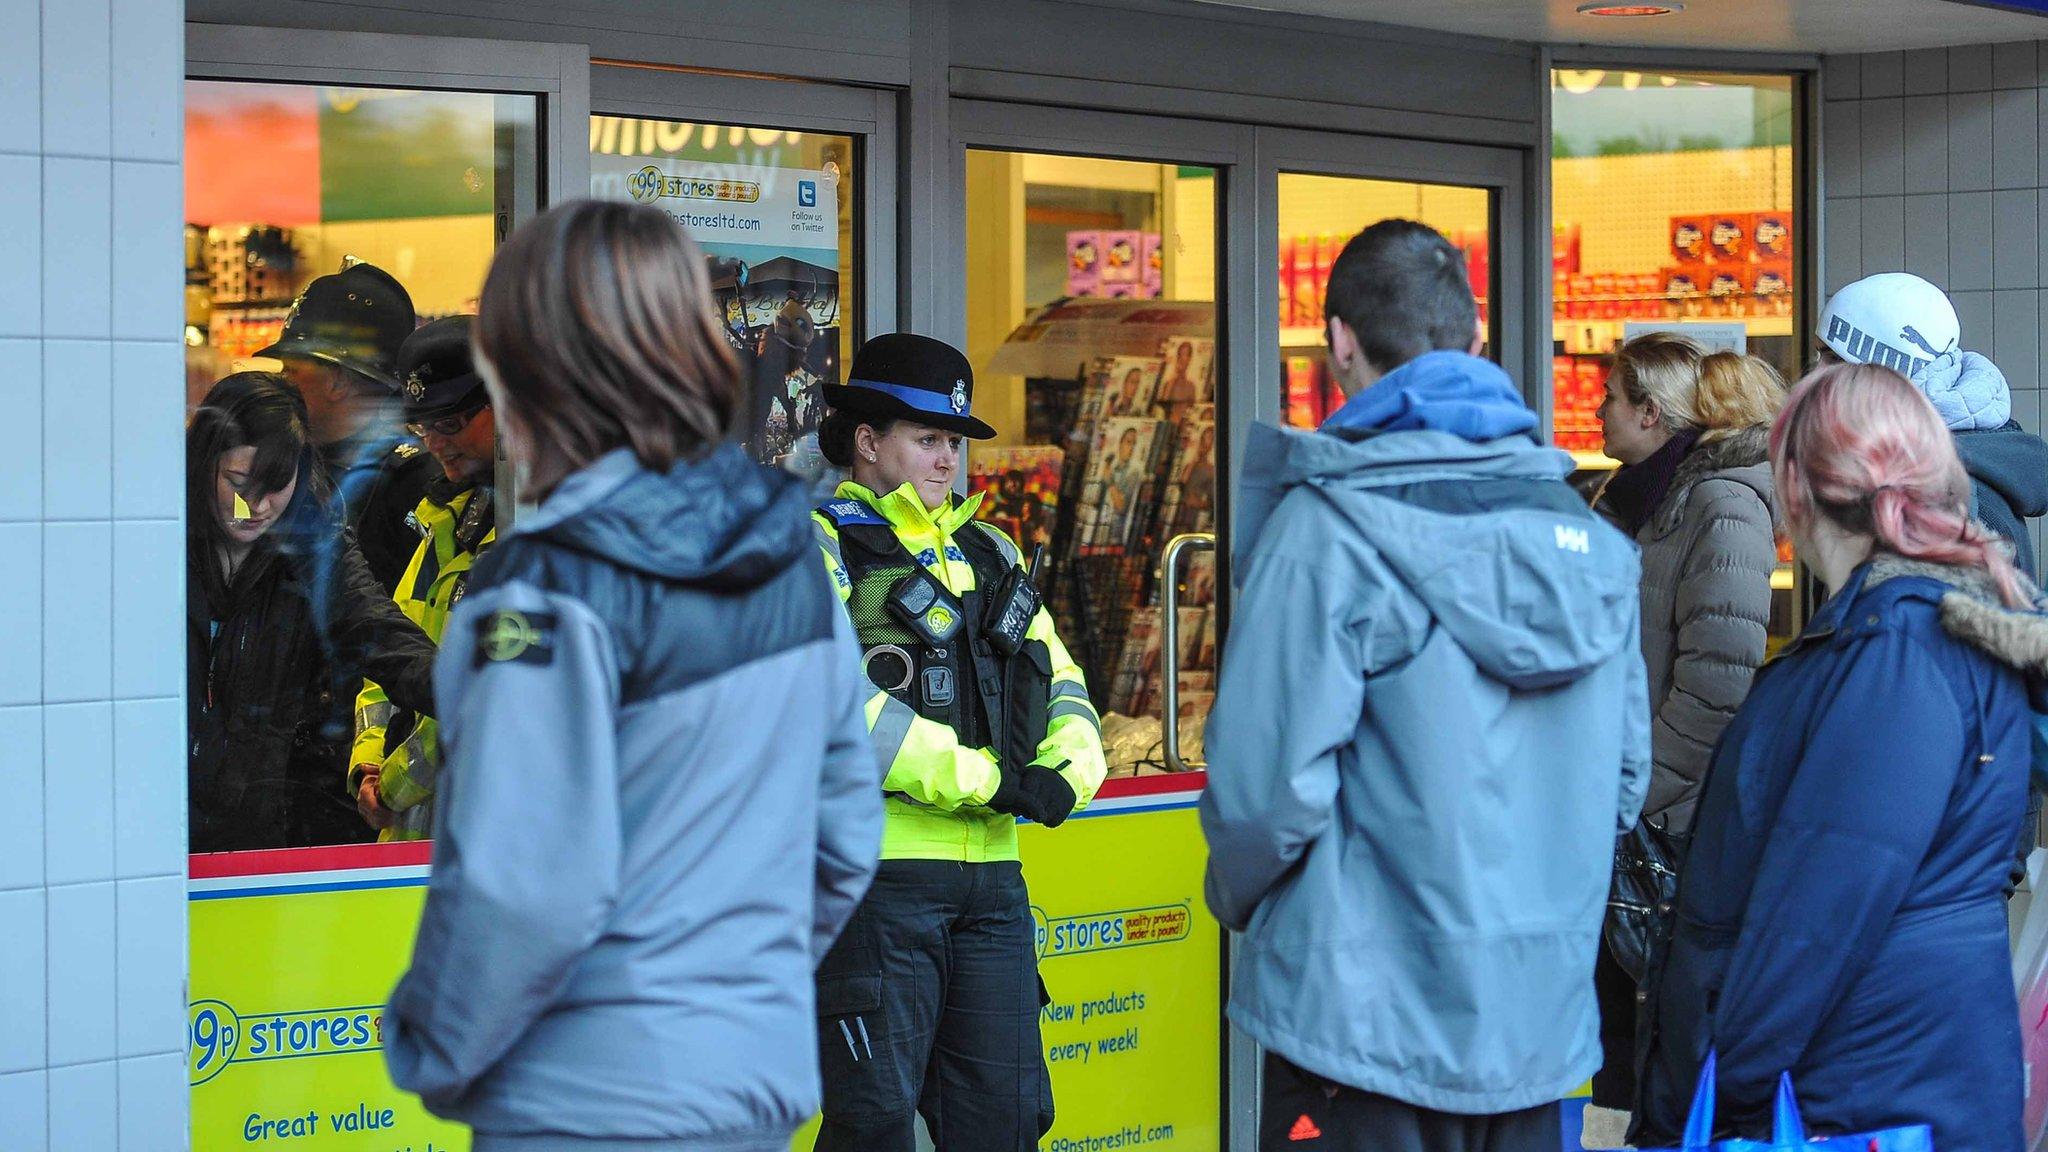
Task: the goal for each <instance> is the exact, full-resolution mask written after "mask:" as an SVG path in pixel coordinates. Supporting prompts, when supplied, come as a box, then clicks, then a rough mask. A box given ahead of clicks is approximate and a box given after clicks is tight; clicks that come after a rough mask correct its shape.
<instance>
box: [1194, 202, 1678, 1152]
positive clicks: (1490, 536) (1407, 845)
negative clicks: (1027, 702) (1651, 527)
mask: <svg viewBox="0 0 2048 1152" xmlns="http://www.w3.org/2000/svg"><path fill="white" fill-rule="evenodd" d="M1464 267H1465V265H1464V261H1463V260H1462V258H1461V257H1460V256H1459V254H1458V252H1457V250H1456V249H1455V248H1453V247H1452V246H1451V245H1450V244H1449V243H1448V242H1447V241H1446V240H1444V238H1443V237H1442V236H1440V235H1438V234H1437V233H1436V232H1434V231H1432V230H1430V229H1429V228H1427V227H1425V226H1423V225H1420V224H1416V223H1412V222H1409V221H1387V222H1384V223H1381V224H1376V225H1374V226H1373V227H1371V228H1368V229H1366V230H1365V231H1364V232H1363V233H1360V234H1359V235H1358V236H1357V237H1356V238H1355V239H1353V240H1352V241H1351V243H1350V244H1349V245H1347V246H1346V248H1345V249H1344V252H1343V254H1342V256H1340V257H1339V258H1338V260H1337V264H1336V267H1335V268H1334V269H1333V270H1332V273H1331V277H1330V285H1329V293H1328V304H1327V306H1326V308H1327V314H1328V322H1329V339H1330V365H1331V368H1332V371H1333V372H1334V373H1335V374H1336V376H1337V378H1338V379H1339V380H1340V381H1341V382H1342V384H1343V386H1344V390H1345V392H1346V394H1347V396H1348V397H1349V400H1348V401H1347V403H1346V404H1345V405H1344V406H1343V407H1342V408H1341V409H1339V410H1338V412H1337V413H1336V414H1335V415H1334V416H1332V417H1331V418H1330V420H1329V422H1328V423H1327V424H1325V425H1324V426H1323V428H1322V429H1321V430H1320V431H1317V432H1298V431H1291V430H1286V429H1279V428H1271V427H1263V426H1261V427H1258V428H1255V429H1254V430H1253V436H1252V440H1251V442H1250V443H1249V444H1248V445H1247V450H1246V452H1245V459H1246V460H1247V461H1248V463H1247V465H1246V468H1245V473H1244V477H1243V481H1242V499H1241V501H1240V513H1239V514H1240V516H1241V517H1242V519H1241V521H1240V523H1239V528H1238V531H1239V533H1240V534H1239V536H1238V538H1237V539H1238V545H1237V547H1238V551H1237V579H1238V581H1239V598H1238V601H1237V608H1236V611H1235V612H1234V616H1235V624H1234V625H1233V627H1232V630H1231V635H1230V642H1229V646H1228V647H1227V648H1226V649H1225V658H1224V662H1223V672H1222V681H1221V684H1220V686H1219V690H1218V692H1217V698H1216V707H1215V710H1214V712H1213V713H1212V715H1211V716H1210V719H1209V727H1208V734H1207V740H1208V743H1207V748H1208V750H1209V770H1210V776H1209V789H1208V792H1207V793H1206V795H1205V796H1204V797H1203V800H1202V826H1203V829H1204V831H1205V832H1206V833H1207V835H1208V840H1209V847H1210V861H1209V871H1208V885H1207V887H1208V900H1209V906H1210V908H1211V909H1213V910H1214V911H1215V913H1216V916H1217V918H1218V919H1220V920H1221V921H1222V922H1223V923H1224V924H1225V925H1227V926H1228V927H1230V928H1231V929H1233V930H1234V931H1238V932H1242V933H1244V939H1243V941H1242V945H1243V947H1242V951H1241V952H1240V954H1239V959H1238V962H1237V965H1236V970H1235V974H1234V985H1233V987H1232V990H1231V1003H1230V1017H1231V1020H1232V1021H1233V1022H1234V1023H1235V1024H1236V1025H1237V1026H1238V1027H1239V1028H1240V1029H1242V1030H1243V1031H1244V1032H1245V1033H1246V1034H1247V1035H1249V1036H1250V1037H1251V1038H1252V1039H1254V1040H1256V1041H1257V1042H1258V1043H1259V1044H1260V1045H1261V1046H1262V1047H1263V1048H1265V1050H1266V1051H1267V1053H1268V1055H1267V1062H1266V1070H1265V1093H1264V1107H1263V1114H1262V1119H1261V1133H1260V1145H1261V1147H1263V1148H1267V1149H1361V1150H1362V1149H1367V1148H1371V1149H1374V1150H1375V1152H1384V1150H1387V1149H1417V1150H1422V1149H1427V1150H1429V1152H1453V1150H1464V1149H1471V1150H1474V1152H1478V1150H1487V1152H1520V1150H1522V1149H1530V1150H1534V1149H1537V1148H1542V1149H1545V1150H1546V1152H1548V1150H1549V1149H1554V1148H1555V1147H1556V1146H1557V1132H1558V1129H1557V1110H1556V1108H1555V1106H1554V1105H1555V1102H1556V1101H1557V1100H1559V1099H1560V1098H1562V1097H1563V1096H1565V1095H1566V1094H1567V1093H1569V1092H1571V1091H1572V1090H1573V1089H1574V1088H1576V1087H1578V1086H1579V1085H1581V1084H1583V1083H1584V1082H1585V1081H1586V1079H1587V1077H1589V1076H1591V1075H1592V1074H1593V1072H1594V1071H1595V1070H1597V1069H1598V1068H1599V1067H1600V1045H1599V1041H1598V1013H1597V1009H1596V1007H1595V1004H1594V998H1593V960H1594V956H1595V950H1596V949H1597V948H1598V947H1599V941H1600V923H1601V917H1602V913H1603V911H1604V908H1605V903H1606V897H1607V887H1608V877H1609V871H1610V868H1611V862H1612V859H1613V850H1614V836H1615V834H1616V833H1617V832H1620V831H1624V830H1626V829H1627V828H1629V827H1630V826H1631V825H1632V824H1633V823H1634V822H1635V819H1636V814H1637V811H1638V809H1639V808H1640V807H1641V804H1642V799H1643V794H1644V791H1645V789H1646V787H1647V784H1648V780H1649V764H1650V755H1649V713H1648V706H1647V702H1646V699H1645V695H1646V687H1645V683H1644V672H1643V664H1642V657H1641V654H1640V651H1639V649H1638V645H1637V611H1638V608H1637V588H1636V585H1637V561H1636V553H1635V548H1634V546H1633V545H1632V544H1630V543H1629V541H1628V540H1627V539H1625V538H1624V537H1623V536H1621V534H1620V533H1618V532H1616V531H1615V530H1614V529H1612V528H1611V527H1609V526H1607V525H1606V524H1605V523H1604V522H1602V521H1600V520H1599V519H1598V518H1597V517H1595V516H1594V515H1593V514H1592V513H1591V511H1590V510H1589V509H1588V508H1587V507H1586V505H1585V503H1584V501H1582V500H1581V499H1579V497H1578V496H1577V495H1576V494H1574V493H1573V491H1572V490H1571V488H1570V487H1568V486H1567V485H1566V484H1565V483H1564V478H1565V475H1566V474H1567V473H1569V472H1570V471H1571V467H1572V465H1571V461H1570V459H1569V458H1568V457H1567V456H1566V455H1565V454H1564V453H1562V452H1558V451H1554V450H1552V449H1548V448H1543V447H1539V446H1538V445H1537V443H1536V442H1535V441H1534V440H1533V439H1532V437H1531V433H1532V432H1533V430H1534V429H1535V427H1536V424H1537V420H1536V416H1535V413H1533V412H1531V411H1530V410H1529V409H1528V407H1527V405H1525V404H1524V403H1523V402H1522V399H1521V396H1520V394H1519V393H1518V392H1517V390H1516V389H1515V388H1514V386H1513V384H1512V383H1511V382H1510V381H1509V379H1508V377H1507V375H1506V373H1504V372H1502V371H1501V370H1500V368H1499V367H1497V366H1495V365H1494V364H1492V363H1490V362H1488V361H1486V360H1482V359H1480V358H1479V357H1478V355H1477V353H1478V351H1479V349H1480V346H1481V340H1480V339H1479V338H1478V337H1477V336H1476V335H1475V334H1476V333H1478V332H1479V327H1478V323H1477V317H1476V314H1475V309H1474V304H1473V299H1472V290H1471V286H1470V285H1469V283H1468V282H1467V281H1466V278H1465V271H1464Z"/></svg>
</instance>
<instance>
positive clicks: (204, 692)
mask: <svg viewBox="0 0 2048 1152" xmlns="http://www.w3.org/2000/svg"><path fill="white" fill-rule="evenodd" d="M538 118H539V98H538V97H535V96H530V95H528V96H519V95H503V94H491V93H476V92H453V91H421V90H405V89H391V88H344V87H327V86H319V85H300V84H282V83H240V82H220V81H210V80H195V81H191V82H189V83H188V84H187V85H186V90H185V174H186V177H185V178H186V187H185V206H186V220H187V222H188V223H187V226H186V244H185V264H186V278H185V320H186V329H185V344H186V393H187V397H186V398H187V407H188V412H189V414H190V422H189V425H188V435H187V449H188V451H187V457H188V459H187V489H188V499H187V512H188V515H187V523H188V531H189V541H188V553H189V555H188V573H189V580H188V593H187V595H188V599H189V606H188V611H187V638H188V645H187V651H188V659H189V669H188V671H189V685H190V701H189V722H190V747H189V756H190V805H191V820H190V841H191V849H192V851H193V852H194V853H208V852H219V851H232V850H244V849H270V848H302V847H314V846H327V845H335V844H352V843H360V842H368V841H373V840H377V839H380V838H382V839H385V840H393V839H419V838H424V837H426V836H428V835H430V834H431V832H432V808H433V805H432V783H431V782H432V780H433V775H434V773H433V761H434V758H435V755H436V754H435V752H434V750H433V749H434V746H433V739H432V722H431V720H429V719H426V718H424V716H423V714H422V713H421V712H420V711H415V710H414V708H413V706H412V705H408V704H402V703H399V702H398V701H397V700H396V699H394V697H395V696H397V695H402V694H403V690H402V689H398V688H397V687H396V685H397V684H398V683H400V682H405V683H410V684H412V685H413V686H414V687H415V688H416V687H417V686H418V685H419V684H420V683H422V682H423V681H424V679H425V677H426V668H425V667H424V665H427V664H429V663H430V662H431V658H432V654H433V647H432V643H431V641H438V639H439V628H440V623H441V621H442V620H443V619H445V615H446V611H447V609H448V608H449V607H450V606H451V605H452V603H453V601H454V599H455V598H456V597H458V596H459V594H460V593H459V588H460V584H461V581H462V579H463V578H464V574H465V572H466V567H467V563H468V557H467V556H464V557H461V558H457V557H453V556H450V555H436V554H432V552H431V549H429V551H428V554H427V555H426V558H425V559H424V560H422V559H421V557H420V556H418V555H416V554H415V553H416V552H417V551H418V550H419V549H420V545H421V540H422V532H423V530H422V528H421V527H420V524H421V522H422V521H421V516H420V514H421V513H423V512H424V511H425V510H426V507H427V503H426V502H427V501H428V500H429V499H434V500H441V501H447V500H453V499H456V498H457V496H456V494H458V493H459V494H460V501H461V506H462V507H463V508H466V509H468V510H469V514H470V515H471V516H472V517H474V519H473V520H472V521H471V524H472V526H474V525H476V524H480V523H485V522H487V521H488V518H489V516H490V515H492V514H494V513H495V510H496V508H497V507H498V506H499V503H500V501H499V500H498V491H497V486H496V484H495V480H496V465H497V451H496V447H495V441H494V437H493V436H492V434H491V429H492V428H493V427H494V425H493V424H491V423H490V421H489V417H488V410H487V409H483V410H481V411H479V410H478V409H479V408H481V397H482V393H481V391H480V390H478V391H476V392H474V393H465V397H470V398H472V399H465V400H464V401H463V402H462V403H459V404H457V405H455V407H454V408H453V409H451V410H448V411H442V412H438V413H435V414H434V419H432V420H430V421H428V425H429V426H430V427H432V428H433V429H434V430H433V431H430V432H428V433H425V434H422V433H421V432H420V431H419V428H420V427H421V425H420V423H419V421H420V419H421V417H420V414H419V412H418V411H416V410H408V409H407V408H406V407H405V405H406V404H407V403H409V402H414V401H417V400H419V398H420V393H419V389H421V388H424V387H425V386H426V383H427V380H426V378H425V377H422V378H419V379H408V378H406V375H405V374H404V373H403V372H402V371H401V369H400V367H399V364H398V358H397V352H398V346H399V345H400V343H401V342H403V341H404V340H405V338H406V337H407V336H408V335H410V334H411V333H412V332H413V331H414V330H415V329H416V328H417V327H418V326H420V325H424V324H427V323H429V322H432V321H436V320H441V319H444V318H449V317H456V316H462V315H467V314H471V313H474V312H475V311H476V305H477V296H478V293H479V292H480V290H481V288H482V286H483V280H484V275H485V272H486V270H487V269H488V267H489V264H490V261H491V256H492V253H493V252H494V250H495V249H496V247H497V245H498V243H499V242H500V241H501V240H503V238H504V237H505V235H506V234H507V233H508V232H509V231H510V229H511V228H512V227H513V226H514V225H516V224H517V223H519V222H520V221H521V220H522V219H524V218H525V217H526V216H527V215H530V214H531V213H532V212H533V211H535V210H536V209H537V207H538V203H539V198H540V181H539V170H540V169H539V162H538V158H537V155H538V153H537V149H538V145H539V137H538V130H537V124H538ZM444 330H445V329H444ZM408 421H411V422H412V423H410V424H409V423H408ZM479 433H481V435H479ZM423 435H424V440H425V442H424V443H423V442H422V438H423ZM504 503H505V504H506V505H507V506H509V503H510V502H509V500H507V501H504ZM429 519H431V517H429ZM344 527H346V528H347V529H348V531H346V532H344V531H343V530H342V529H343V528H344ZM479 535H481V534H479ZM470 544H471V545H474V544H475V542H474V541H471V542H470ZM472 551H474V548H472ZM373 617H375V620H373V619H372V618H373ZM407 618H410V621H411V623H407ZM414 625H417V626H418V628H415V627H414ZM419 629H424V633H425V634H424V636H422V634H421V632H420V631H419ZM400 640H402V641H404V642H403V643H397V646H395V647H394V646H393V644H394V643H396V642H397V641H400ZM395 654H409V656H407V657H406V658H405V659H401V657H400V655H395ZM414 657H416V658H414ZM378 667H382V668H387V669H389V670H390V671H391V672H392V674H393V675H392V676H391V677H389V679H392V680H393V691H392V692H391V693H385V692H383V691H382V690H381V689H380V687H379V685H378V684H377V683H376V681H375V679H368V680H366V676H367V675H368V674H369V673H370V672H371V671H372V669H373V668H378ZM366 717H374V719H375V721H376V722H375V723H374V724H372V725H370V726H369V727H370V728H374V732H369V731H366V730H365V729H363V728H361V727H359V721H360V720H362V719H364V718H366ZM394 757H395V758H397V760H407V761H408V762H409V764H410V767H411V768H412V773H411V783H410V786H409V788H408V790H407V791H406V793H405V795H404V796H403V798H402V799H401V798H399V797H398V796H396V795H393V796H392V800H393V807H392V808H391V809H387V810H385V811H384V812H383V815H382V816H381V817H380V818H379V821H378V826H373V824H372V823H371V822H370V821H369V820H367V819H366V818H365V816H364V815H363V814H361V813H360V812H359V811H358V804H357V792H356V790H355V787H354V785H355V784H356V783H357V782H358V781H359V779H360V775H359V766H361V765H364V764H374V765H376V766H378V767H379V768H387V767H388V766H389V765H390V764H393V763H396V762H397V761H396V760H394V759H393V758H394ZM388 775H389V773H388V772H387V776H388ZM195 874H196V873H195ZM198 935H199V934H198V933H197V932H196V931H195V940H196V939H197V938H198ZM196 972H197V970H195V974H196ZM196 1074H197V1073H195V1075H196Z"/></svg>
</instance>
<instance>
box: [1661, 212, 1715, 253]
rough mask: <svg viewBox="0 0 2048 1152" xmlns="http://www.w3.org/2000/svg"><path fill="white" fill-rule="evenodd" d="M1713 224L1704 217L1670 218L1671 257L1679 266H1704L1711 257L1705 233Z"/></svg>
mask: <svg viewBox="0 0 2048 1152" xmlns="http://www.w3.org/2000/svg"><path fill="white" fill-rule="evenodd" d="M1712 227H1713V224H1712V222H1711V220H1709V218H1707V217H1705V216H1673V217H1672V218H1671V255H1672V258H1673V259H1674V260H1676V261H1677V262H1678V263H1679V264H1681V265H1687V264H1691V265H1698V264H1705V263H1706V262H1707V261H1708V259H1709V258H1710V256H1711V252H1710V250H1709V246H1708V244H1707V231H1708V229H1710V228H1712Z"/></svg>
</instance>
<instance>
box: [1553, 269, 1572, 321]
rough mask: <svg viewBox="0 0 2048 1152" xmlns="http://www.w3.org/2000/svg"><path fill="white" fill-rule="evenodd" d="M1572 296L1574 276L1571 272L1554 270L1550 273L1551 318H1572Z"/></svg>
mask: <svg viewBox="0 0 2048 1152" xmlns="http://www.w3.org/2000/svg"><path fill="white" fill-rule="evenodd" d="M1571 297H1572V278H1571V275H1570V274H1569V273H1566V272H1553V273H1551V275H1550V318H1551V319H1553V320H1569V319H1571V307H1572V300H1571Z"/></svg>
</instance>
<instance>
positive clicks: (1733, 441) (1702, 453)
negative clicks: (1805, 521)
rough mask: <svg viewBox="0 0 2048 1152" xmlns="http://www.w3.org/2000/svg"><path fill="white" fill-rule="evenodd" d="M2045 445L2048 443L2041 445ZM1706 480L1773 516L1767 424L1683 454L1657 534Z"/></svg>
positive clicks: (1654, 522) (1672, 523)
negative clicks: (1735, 488) (1747, 496)
mask: <svg viewBox="0 0 2048 1152" xmlns="http://www.w3.org/2000/svg"><path fill="white" fill-rule="evenodd" d="M2044 447H2048V445H2044ZM1705 480H1727V481H1730V482H1732V483H1736V484H1740V485H1742V486H1744V487H1746V488H1748V489H1749V490H1750V491H1752V492H1755V493H1756V494H1757V498H1758V499H1760V500H1762V501H1763V502H1764V507H1765V508H1767V509H1770V510H1771V512H1772V514H1773V517H1774V518H1775V515H1776V512H1777V504H1776V503H1775V501H1774V500H1773V498H1772V486H1771V429H1770V426H1769V425H1768V424H1755V425H1752V426H1750V427H1748V428H1738V429H1736V430H1734V431H1733V432H1729V433H1728V434H1726V435H1723V436H1719V437H1716V438H1715V439H1712V440H1707V439H1702V440H1701V441H1700V443H1699V446H1698V447H1696V448H1694V449H1693V450H1692V451H1691V452H1688V453H1686V457H1685V459H1684V460H1682V461H1680V462H1679V465H1678V473H1677V475H1676V476H1674V477H1672V480H1671V488H1670V491H1669V492H1667V493H1666V494H1665V497H1664V502H1663V503H1662V504H1660V505H1658V507H1657V512H1656V514H1655V515H1654V516H1652V517H1651V518H1650V524H1651V526H1652V528H1651V530H1652V531H1653V532H1654V533H1655V534H1656V535H1657V536H1660V537H1662V536H1668V535H1670V534H1671V531H1672V529H1674V528H1676V527H1678V522H1679V521H1680V520H1681V519H1683V518H1684V516H1685V502H1686V499H1687V498H1688V497H1690V496H1691V495H1692V490H1693V489H1694V488H1696V487H1698V486H1699V485H1700V483H1701V482H1702V481H1705Z"/></svg>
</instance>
